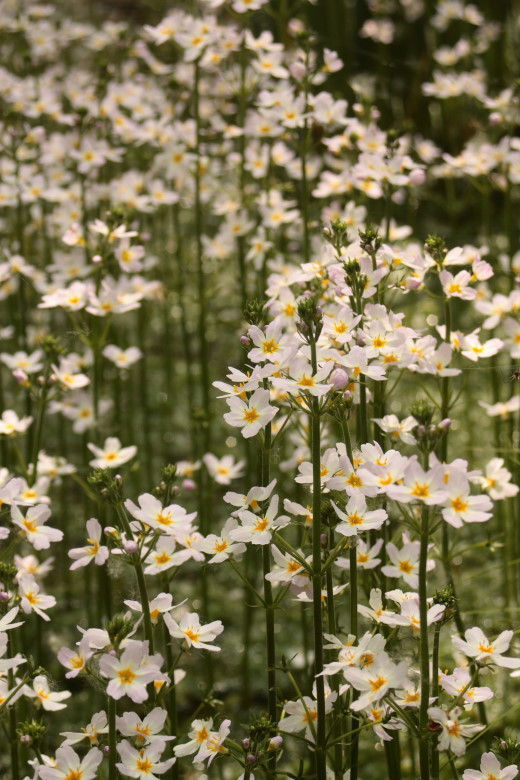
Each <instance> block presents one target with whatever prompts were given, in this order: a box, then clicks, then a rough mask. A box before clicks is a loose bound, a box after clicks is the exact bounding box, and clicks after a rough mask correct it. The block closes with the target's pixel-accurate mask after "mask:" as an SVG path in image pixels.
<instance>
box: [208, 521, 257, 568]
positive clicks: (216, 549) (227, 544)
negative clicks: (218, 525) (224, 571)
mask: <svg viewBox="0 0 520 780" xmlns="http://www.w3.org/2000/svg"><path fill="white" fill-rule="evenodd" d="M237 526H238V522H237V520H236V519H235V518H234V517H230V518H229V520H227V521H226V524H225V525H224V527H223V528H222V530H221V532H220V534H219V535H217V534H208V536H206V537H205V538H204V539H201V540H200V542H198V543H197V547H198V549H199V550H201V551H202V552H203V553H206V555H211V556H212V557H211V558H210V559H209V561H208V563H222V561H227V560H228V558H229V557H230V556H231V557H235V556H236V555H241V554H242V553H244V552H245V551H246V546H245V544H242V543H240V542H235V541H233V539H232V538H231V535H230V534H231V531H233V530H234V529H235V528H236V527H237Z"/></svg>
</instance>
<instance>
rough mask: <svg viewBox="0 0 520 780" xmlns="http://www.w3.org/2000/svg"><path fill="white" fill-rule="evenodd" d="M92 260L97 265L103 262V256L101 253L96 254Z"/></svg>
mask: <svg viewBox="0 0 520 780" xmlns="http://www.w3.org/2000/svg"><path fill="white" fill-rule="evenodd" d="M92 262H93V263H95V264H96V265H99V263H102V262H103V258H102V257H101V255H94V256H93V258H92Z"/></svg>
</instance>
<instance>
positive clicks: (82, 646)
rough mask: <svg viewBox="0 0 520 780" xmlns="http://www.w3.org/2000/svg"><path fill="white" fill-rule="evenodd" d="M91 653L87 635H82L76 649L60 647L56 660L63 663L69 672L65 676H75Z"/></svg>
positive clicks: (81, 669) (83, 666)
mask: <svg viewBox="0 0 520 780" xmlns="http://www.w3.org/2000/svg"><path fill="white" fill-rule="evenodd" d="M92 655H93V651H92V650H91V649H90V643H89V641H88V637H85V636H83V637H82V639H81V642H80V643H79V647H78V649H77V650H69V648H68V647H62V648H61V650H60V651H59V653H58V661H59V662H60V664H63V666H65V667H66V668H67V669H70V672H67V674H66V675H65V677H67V678H71V677H77V676H78V674H79V673H80V672H82V671H83V669H84V668H85V664H86V663H87V661H88V660H89V658H91V657H92Z"/></svg>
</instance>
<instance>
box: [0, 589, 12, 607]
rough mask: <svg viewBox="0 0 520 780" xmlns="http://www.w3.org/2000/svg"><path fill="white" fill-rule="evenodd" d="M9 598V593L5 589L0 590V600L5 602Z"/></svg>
mask: <svg viewBox="0 0 520 780" xmlns="http://www.w3.org/2000/svg"><path fill="white" fill-rule="evenodd" d="M10 598H11V596H10V595H9V593H7V591H5V590H2V591H0V602H2V603H3V604H5V602H6V601H9V599H10Z"/></svg>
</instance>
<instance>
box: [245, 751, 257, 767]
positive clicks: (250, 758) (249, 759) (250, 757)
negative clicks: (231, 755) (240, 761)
mask: <svg viewBox="0 0 520 780" xmlns="http://www.w3.org/2000/svg"><path fill="white" fill-rule="evenodd" d="M246 761H247V763H248V764H254V763H255V761H256V756H254V755H253V754H252V753H248V754H247V756H246Z"/></svg>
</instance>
